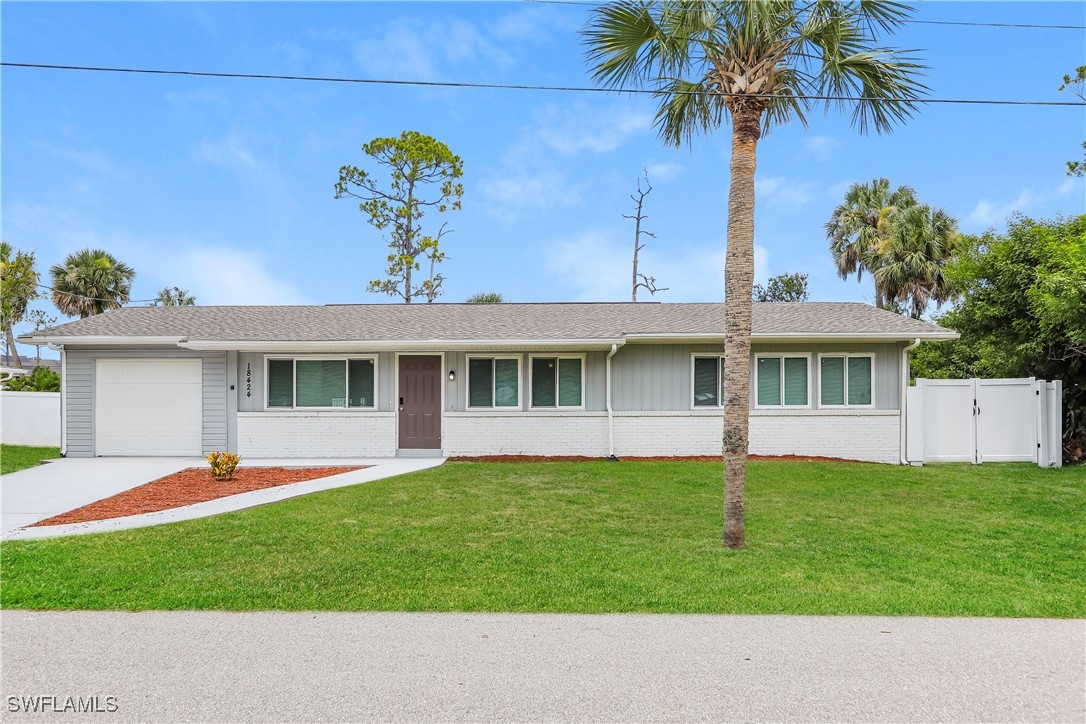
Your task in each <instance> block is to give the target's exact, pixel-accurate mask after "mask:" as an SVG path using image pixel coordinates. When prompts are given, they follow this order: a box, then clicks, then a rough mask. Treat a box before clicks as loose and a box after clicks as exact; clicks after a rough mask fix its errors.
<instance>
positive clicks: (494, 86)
mask: <svg viewBox="0 0 1086 724" xmlns="http://www.w3.org/2000/svg"><path fill="white" fill-rule="evenodd" d="M0 66H4V67H8V68H35V69H42V70H76V71H89V72H97V73H134V74H145V75H180V76H190V77H198V78H243V79H256V80H293V81H305V82H312V83H359V84H367V85H397V86H426V87H440V88H481V89H490V90H526V91H559V92H572V93H632V94H646V93H647V94H650V95H651V94H656V93H658V91H656V90H653V89H651V88H598V87H595V86H551V85H523V84H512V83H467V82H456V81H438V80H392V79H387V78H337V77H330V76H312V75H276V74H272V73H224V72H213V71H203V70H166V69H161V68H112V67H99V66H87V65H53V64H48V63H12V62H7V61H5V62H2V63H0ZM695 94H696V92H695V91H676V95H695ZM743 95H744V96H746V97H748V98H777V97H782V96H781V94H773V93H744V94H743ZM787 97H788V98H789V99H795V100H805V101H875V102H888V101H890V100H892V99H887V98H873V97H867V96H858V97H855V98H851V97H848V96H822V95H790V96H787ZM910 102H912V103H931V104H935V103H943V104H947V103H949V104H962V105H987V106H1086V101H1002V100H988V99H980V98H914V99H911V100H910Z"/></svg>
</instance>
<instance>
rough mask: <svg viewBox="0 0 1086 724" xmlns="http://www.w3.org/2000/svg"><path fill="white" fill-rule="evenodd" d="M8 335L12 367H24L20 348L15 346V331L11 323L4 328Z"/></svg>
mask: <svg viewBox="0 0 1086 724" xmlns="http://www.w3.org/2000/svg"><path fill="white" fill-rule="evenodd" d="M4 332H5V333H6V334H7V336H8V356H9V357H11V363H12V364H11V366H12V367H22V366H23V361H22V360H21V359H19V350H18V349H17V348H16V347H15V333H14V332H13V331H12V330H11V325H10V324H9V325H8V328H7V329H6V330H4Z"/></svg>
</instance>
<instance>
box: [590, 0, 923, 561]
mask: <svg viewBox="0 0 1086 724" xmlns="http://www.w3.org/2000/svg"><path fill="white" fill-rule="evenodd" d="M910 12H911V11H910V9H909V7H908V6H906V5H904V4H902V3H899V2H894V1H893V0H859V1H857V2H833V1H828V2H818V3H810V2H792V1H787V0H767V1H765V2H750V1H749V0H728V1H722V2H691V1H690V0H662V1H659V2H654V1H653V0H618V1H617V2H610V3H607V4H606V5H603V6H600V7H598V8H595V9H593V11H592V14H591V17H590V19H589V21H588V27H587V28H586V29H585V30H584V31H583V38H584V41H585V44H586V45H587V48H588V50H587V58H588V61H589V63H590V64H591V66H592V74H593V77H594V78H595V80H596V82H597V83H599V84H601V85H602V86H604V87H607V88H613V89H619V88H623V87H629V86H638V87H647V88H649V89H651V90H652V91H653V94H654V97H655V98H656V100H657V103H658V105H657V112H656V127H657V129H658V131H659V133H660V136H661V138H662V139H663V141H664V142H665V143H667V144H668V145H672V146H679V145H681V144H682V143H683V142H684V141H685V142H687V143H689V142H690V141H692V139H693V137H694V136H695V135H699V134H706V135H708V134H710V133H711V132H713V131H715V130H716V129H718V128H719V127H720V126H721V125H723V124H724V122H725V120H729V119H730V121H731V126H732V155H731V188H730V191H729V196H728V232H727V233H728V237H727V255H726V261H725V267H724V291H725V298H726V300H727V304H726V305H725V312H724V332H725V342H724V377H725V402H724V406H725V410H724V440H723V442H724V545H726V546H729V547H733V548H740V547H742V546H743V545H744V543H745V538H746V534H745V487H746V462H747V444H748V406H749V399H750V390H749V384H750V383H749V375H748V373H749V368H750V328H751V314H752V303H751V293H752V288H753V285H754V169H755V166H756V162H757V149H758V141H759V139H760V138H761V137H762V133H763V132H764V131H765V130H766V129H767V128H768V127H769V126H770V125H772V124H776V123H785V122H787V121H790V120H799V121H800V122H803V121H804V113H805V112H806V111H808V110H809V109H810V107H811V106H812V104H814V103H815V102H822V101H823V100H824V99H819V98H816V97H817V96H824V97H829V98H830V99H831V100H825V103H826V105H827V106H828V105H831V104H835V105H836V106H838V107H847V108H850V109H851V110H852V123H853V125H854V126H856V127H858V128H859V130H860V131H861V132H866V131H867V130H869V129H870V128H872V127H873V128H874V129H875V130H876V131H879V132H882V131H888V130H890V129H891V128H892V127H893V125H894V124H895V123H898V122H901V121H904V120H905V119H907V118H908V117H909V116H910V115H911V114H912V112H913V111H914V110H915V107H916V103H915V101H916V99H917V98H919V96H920V94H921V93H922V92H923V91H924V90H925V88H924V86H923V85H921V84H920V83H919V82H918V81H917V80H916V76H917V74H918V73H919V72H920V70H921V69H922V66H921V65H920V64H919V63H918V62H916V61H915V60H914V59H913V58H912V57H911V55H910V54H909V53H907V52H903V51H897V50H893V49H890V48H886V47H883V46H881V45H880V44H879V36H880V35H881V34H883V33H888V32H892V31H893V30H894V29H896V28H897V27H898V26H900V25H901V23H903V22H904V21H905V20H906V19H907V18H908V16H909V14H910Z"/></svg>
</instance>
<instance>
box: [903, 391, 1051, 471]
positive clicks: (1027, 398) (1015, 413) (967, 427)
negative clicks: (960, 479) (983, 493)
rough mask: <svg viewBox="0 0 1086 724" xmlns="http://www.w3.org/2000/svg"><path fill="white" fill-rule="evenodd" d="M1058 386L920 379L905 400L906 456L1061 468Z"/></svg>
mask: <svg viewBox="0 0 1086 724" xmlns="http://www.w3.org/2000/svg"><path fill="white" fill-rule="evenodd" d="M1062 401H1063V388H1062V384H1061V383H1060V382H1059V381H1055V382H1046V381H1045V380H1036V379H1033V378H1032V377H1028V378H1024V379H1003V380H981V379H971V380H926V379H918V380H917V381H916V385H915V386H913V387H910V388H909V389H908V392H907V395H906V404H907V408H906V437H907V440H906V457H907V459H908V461H909V462H911V463H920V462H968V463H983V462H1012V461H1021V462H1034V463H1037V464H1038V465H1041V466H1043V467H1059V466H1060V465H1061V449H1060V439H1061V436H1062V432H1063V429H1062V417H1061V406H1062Z"/></svg>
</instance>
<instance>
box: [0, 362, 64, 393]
mask: <svg viewBox="0 0 1086 724" xmlns="http://www.w3.org/2000/svg"><path fill="white" fill-rule="evenodd" d="M4 389H7V390H11V391H12V392H60V375H58V374H57V373H56V372H54V371H53V370H51V369H49V368H48V367H44V366H43V367H35V368H34V370H33V371H32V372H31V373H30V374H29V375H26V376H25V377H15V378H13V379H11V380H9V381H7V382H5V383H4Z"/></svg>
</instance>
